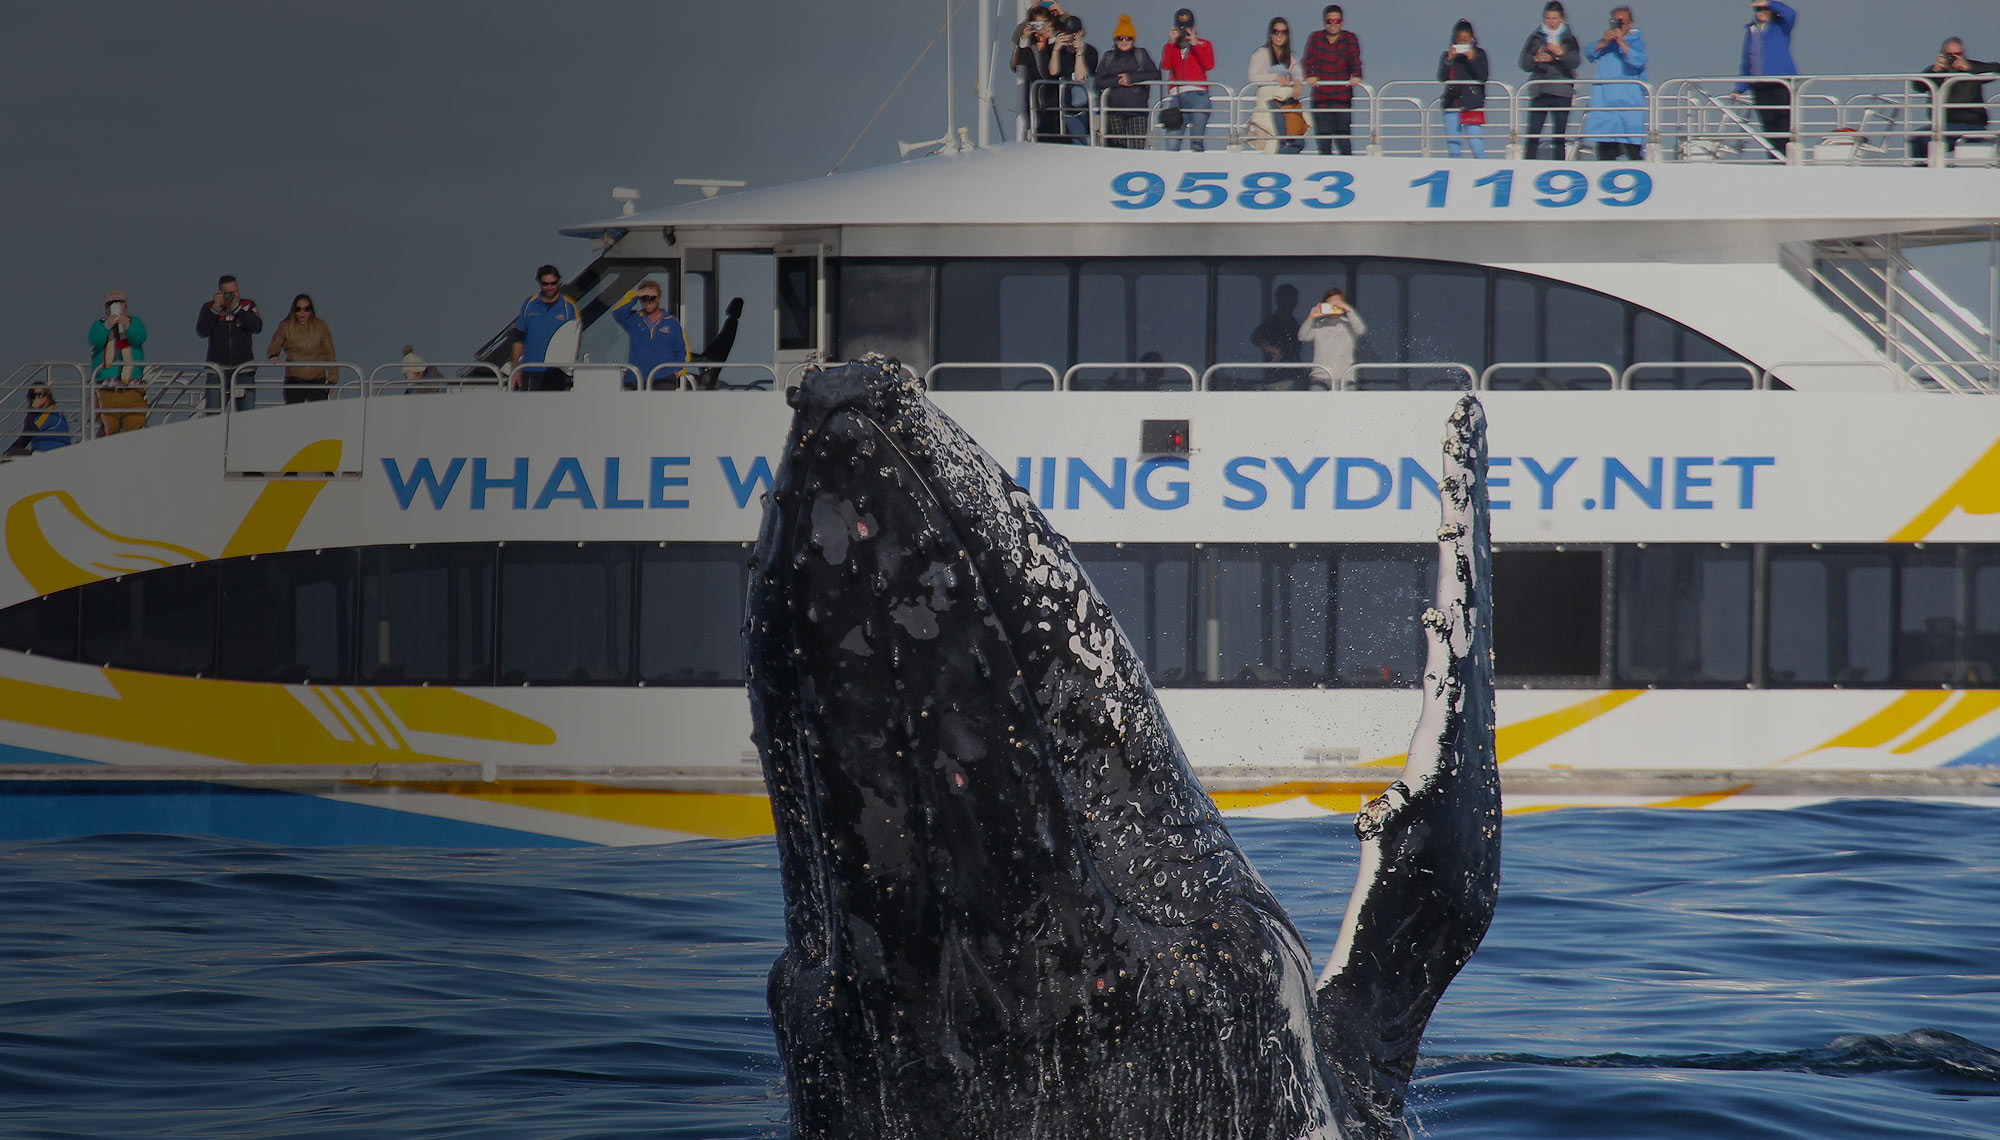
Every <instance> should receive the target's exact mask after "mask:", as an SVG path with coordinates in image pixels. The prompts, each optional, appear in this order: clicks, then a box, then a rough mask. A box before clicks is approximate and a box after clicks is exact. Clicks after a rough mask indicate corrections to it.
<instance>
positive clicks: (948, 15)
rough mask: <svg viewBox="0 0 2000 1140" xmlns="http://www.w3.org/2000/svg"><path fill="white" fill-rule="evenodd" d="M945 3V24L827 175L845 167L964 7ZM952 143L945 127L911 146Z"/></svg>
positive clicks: (958, 0) (961, 1) (960, 0)
mask: <svg viewBox="0 0 2000 1140" xmlns="http://www.w3.org/2000/svg"><path fill="white" fill-rule="evenodd" d="M945 3H946V4H947V5H948V7H947V8H946V11H945V22H944V23H942V24H939V25H938V30H937V31H936V32H935V33H933V34H932V36H931V40H930V42H929V43H927V44H925V45H924V50H922V51H920V52H918V53H917V58H915V59H913V60H911V61H910V69H909V70H908V71H905V72H904V73H903V77H902V78H901V79H898V80H897V81H896V86H895V87H893V88H891V89H890V90H889V97H888V98H886V99H884V100H882V105H881V106H880V107H877V108H875V113H874V114H872V115H870V116H868V121H867V122H866V123H864V124H862V127H861V133H860V134H857V135H855V136H854V141H853V142H851V143H848V144H847V151H846V153H844V154H842V155H841V156H840V161H839V162H836V163H834V164H833V169H832V170H829V171H827V173H828V174H836V173H838V172H839V171H840V168H841V167H842V166H844V165H846V163H847V160H848V159H849V158H851V157H853V155H854V148H855V147H858V146H860V145H861V140H862V139H863V138H865V137H867V135H868V131H869V130H870V128H872V127H874V125H875V120H877V119H879V118H881V117H882V112H884V111H886V110H888V109H889V104H890V103H893V102H895V99H896V95H897V93H898V92H900V91H902V89H903V84H905V83H908V82H909V81H910V76H912V75H915V74H916V73H917V66H918V65H919V64H921V63H923V62H924V57H925V56H927V55H929V54H930V53H931V49H932V48H934V47H936V46H937V42H938V40H939V38H940V37H942V36H943V35H944V34H945V31H946V29H948V28H950V27H951V14H952V13H953V12H956V11H957V10H958V9H960V8H963V7H965V0H956V3H954V2H953V0H945ZM954 141H955V140H954V139H953V138H952V133H951V130H950V128H949V126H948V125H947V128H946V130H945V133H944V137H943V138H941V139H934V140H931V141H930V142H928V143H915V144H912V145H913V147H915V148H920V147H924V146H943V147H950V146H951V145H952V143H953V142H954ZM904 153H905V154H907V153H909V152H908V151H907V150H906V151H904Z"/></svg>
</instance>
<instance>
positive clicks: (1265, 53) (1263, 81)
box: [1250, 16, 1306, 154]
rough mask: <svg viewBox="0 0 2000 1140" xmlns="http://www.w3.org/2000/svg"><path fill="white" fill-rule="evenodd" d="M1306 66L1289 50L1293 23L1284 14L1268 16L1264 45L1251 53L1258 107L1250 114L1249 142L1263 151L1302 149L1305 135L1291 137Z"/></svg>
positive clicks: (1253, 85) (1252, 81)
mask: <svg viewBox="0 0 2000 1140" xmlns="http://www.w3.org/2000/svg"><path fill="white" fill-rule="evenodd" d="M1305 78H1306V76H1305V70H1304V68H1302V67H1301V66H1300V64H1299V60H1298V57H1297V56H1295V55H1294V54H1292V25H1291V22H1290V21H1289V20H1286V19H1285V18H1284V17H1283V16H1273V17H1271V22H1270V24H1268V25H1266V27H1265V29H1264V46H1263V47H1260V48H1258V49H1257V50H1256V51H1253V52H1251V53H1250V83H1251V86H1252V87H1253V88H1254V89H1255V90H1256V92H1257V110H1255V111H1254V112H1252V113H1251V115H1250V146H1251V147H1252V148H1253V149H1255V150H1259V151H1262V152H1263V153H1265V154H1272V153H1283V154H1297V153H1299V152H1300V151H1302V150H1304V149H1305V139H1304V138H1294V137H1292V136H1293V133H1294V132H1293V131H1292V129H1291V121H1292V120H1293V119H1302V118H1303V116H1301V115H1299V114H1298V109H1299V88H1300V87H1302V86H1304V85H1305Z"/></svg>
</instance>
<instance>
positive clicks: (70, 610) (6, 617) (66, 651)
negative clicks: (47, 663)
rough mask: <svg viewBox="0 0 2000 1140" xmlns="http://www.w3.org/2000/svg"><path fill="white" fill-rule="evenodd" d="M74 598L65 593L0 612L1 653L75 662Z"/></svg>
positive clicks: (70, 594)
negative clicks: (9, 652)
mask: <svg viewBox="0 0 2000 1140" xmlns="http://www.w3.org/2000/svg"><path fill="white" fill-rule="evenodd" d="M77 597H78V593H77V591H75V590H64V591H62V592H61V593H57V594H50V595H48V596H47V597H42V598H35V599H34V600H32V601H26V602H22V603H21V604H20V605H18V606H8V607H7V608H6V609H4V610H0V649H12V650H14V651H15V652H17V653H32V654H35V655H36V656H38V657H57V658H61V659H63V660H70V661H73V660H75V659H76V617H77V608H76V607H77Z"/></svg>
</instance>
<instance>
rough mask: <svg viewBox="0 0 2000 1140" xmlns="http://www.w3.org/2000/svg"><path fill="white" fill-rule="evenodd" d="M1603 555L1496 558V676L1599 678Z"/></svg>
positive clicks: (1526, 553) (1506, 553)
mask: <svg viewBox="0 0 2000 1140" xmlns="http://www.w3.org/2000/svg"><path fill="white" fill-rule="evenodd" d="M1603 639H1604V552H1603V551H1601V550H1576V549H1569V550H1498V551H1495V552H1494V554H1493V670H1494V673H1495V674H1496V675H1497V676H1500V677H1515V678H1539V677H1561V678H1565V679H1577V678H1586V677H1591V678H1594V677H1598V676H1600V675H1601V673H1602V664H1601V661H1602V657H1601V652H1602V649H1601V647H1602V645H1603Z"/></svg>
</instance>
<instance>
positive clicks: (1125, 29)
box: [1111, 12, 1139, 40]
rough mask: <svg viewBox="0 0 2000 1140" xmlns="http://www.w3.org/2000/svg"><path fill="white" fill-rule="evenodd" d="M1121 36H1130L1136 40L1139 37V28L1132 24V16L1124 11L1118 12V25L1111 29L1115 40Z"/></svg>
mask: <svg viewBox="0 0 2000 1140" xmlns="http://www.w3.org/2000/svg"><path fill="white" fill-rule="evenodd" d="M1120 36H1130V37H1131V38H1133V39H1135V40H1136V39H1138V38H1139V29H1137V28H1135V27H1133V26H1132V17H1130V16H1128V15H1126V14H1125V13H1123V12H1120V13H1118V26H1117V27H1115V28H1113V29H1111V38H1112V39H1114V40H1115V39H1117V38H1118V37H1120Z"/></svg>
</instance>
